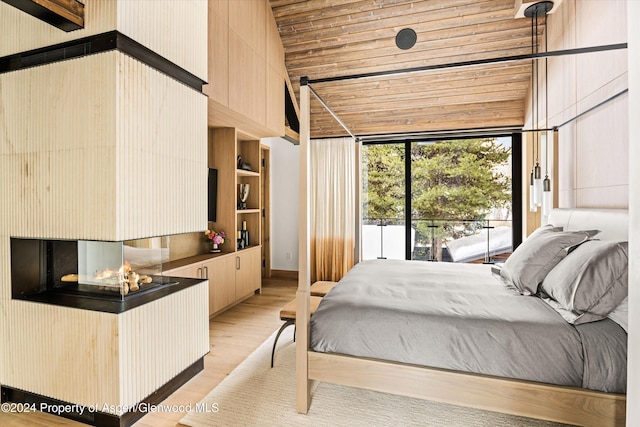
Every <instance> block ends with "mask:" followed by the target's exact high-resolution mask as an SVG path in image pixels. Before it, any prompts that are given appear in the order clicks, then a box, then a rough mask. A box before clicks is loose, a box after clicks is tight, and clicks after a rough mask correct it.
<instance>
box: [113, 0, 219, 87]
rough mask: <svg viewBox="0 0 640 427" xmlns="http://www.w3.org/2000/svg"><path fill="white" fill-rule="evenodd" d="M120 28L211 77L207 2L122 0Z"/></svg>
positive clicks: (158, 50)
mask: <svg viewBox="0 0 640 427" xmlns="http://www.w3.org/2000/svg"><path fill="white" fill-rule="evenodd" d="M117 4H118V24H117V29H118V31H120V32H122V33H124V34H126V35H127V36H129V37H131V38H132V39H134V40H136V41H138V42H139V43H142V44H143V45H145V46H146V47H148V48H149V49H151V50H153V51H155V52H156V53H159V54H160V55H162V56H164V57H165V58H167V59H168V60H170V61H172V62H174V63H176V64H178V65H179V66H181V67H182V68H184V69H186V70H187V71H189V72H191V73H193V74H195V75H196V76H198V77H200V78H201V79H203V80H206V79H207V38H206V34H207V16H208V15H207V10H208V5H207V2H206V1H202V0H180V1H160V2H158V1H149V0H147V1H131V0H118V1H117Z"/></svg>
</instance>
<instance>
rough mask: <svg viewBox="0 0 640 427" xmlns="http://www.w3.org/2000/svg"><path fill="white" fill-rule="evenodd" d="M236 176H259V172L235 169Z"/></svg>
mask: <svg viewBox="0 0 640 427" xmlns="http://www.w3.org/2000/svg"><path fill="white" fill-rule="evenodd" d="M236 174H237V175H238V176H260V173H259V172H254V171H248V170H245V169H236Z"/></svg>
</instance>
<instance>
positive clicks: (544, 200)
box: [524, 1, 553, 215]
mask: <svg viewBox="0 0 640 427" xmlns="http://www.w3.org/2000/svg"><path fill="white" fill-rule="evenodd" d="M551 9H553V2H552V1H540V2H538V3H534V4H532V5H531V6H529V7H527V9H526V10H525V11H524V16H525V17H527V18H530V19H531V125H532V128H533V130H534V131H533V142H532V144H531V149H532V152H531V155H532V158H535V166H533V168H532V169H531V175H530V180H529V210H530V211H531V212H536V211H537V210H538V207H539V206H542V211H543V215H548V213H549V209H550V202H551V181H550V179H549V171H548V159H547V162H546V164H547V172H546V177H545V179H544V180H543V179H542V168H541V167H540V146H541V145H545V147H546V148H547V149H546V150H545V156H548V151H549V150H548V141H547V128H548V127H549V123H548V122H549V109H548V104H549V101H548V98H549V96H548V91H547V89H548V86H549V83H548V69H547V57H546V56H545V58H544V65H545V73H544V78H545V91H547V95H546V96H545V104H546V107H545V129H544V131H542V132H540V131H539V130H538V128H539V121H540V120H539V114H538V103H539V99H540V94H539V91H538V80H539V77H540V69H539V61H538V60H537V59H535V58H534V55H535V54H537V53H538V52H539V49H540V41H539V40H538V18H539V17H543V18H544V35H545V43H544V49H545V51H546V50H547V48H548V46H547V35H548V31H547V14H548V13H549V11H551ZM541 140H542V144H541ZM545 193H547V194H545ZM543 205H544V206H543Z"/></svg>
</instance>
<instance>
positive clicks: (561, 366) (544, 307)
mask: <svg viewBox="0 0 640 427" xmlns="http://www.w3.org/2000/svg"><path fill="white" fill-rule="evenodd" d="M626 347H627V334H626V333H625V332H624V330H623V329H622V328H621V327H619V326H618V325H617V324H616V323H614V322H613V321H611V320H609V319H605V320H602V321H598V322H593V323H587V324H584V325H578V326H573V325H570V324H569V323H567V322H566V321H565V320H564V319H563V318H562V317H561V316H560V315H559V314H558V313H557V312H556V311H554V310H553V309H552V308H551V307H550V306H549V305H548V304H546V303H545V302H543V301H542V300H540V299H539V298H537V297H532V296H521V295H520V294H518V293H516V292H514V291H511V290H509V289H508V288H507V287H505V286H504V285H503V284H502V283H501V282H500V281H499V280H498V279H497V278H496V277H494V275H493V274H492V273H491V269H490V266H487V265H477V264H450V263H426V262H417V261H394V260H374V261H364V262H362V263H360V264H358V265H356V266H355V267H354V268H353V269H352V270H351V271H350V272H349V273H348V274H347V275H346V276H345V277H344V278H343V279H342V280H341V281H340V283H338V285H337V286H336V287H334V288H333V290H332V291H331V292H330V293H329V294H328V295H327V296H325V297H324V299H323V300H322V302H321V303H320V306H319V307H318V310H317V311H316V313H315V314H314V315H313V317H312V318H311V348H312V349H313V350H314V351H318V352H330V353H341V354H347V355H353V356H362V357H370V358H375V359H382V360H390V361H397V362H403V363H410V364H416V365H423V366H430V367H437V368H445V369H452V370H456V371H466V372H474V373H480V374H487V375H496V376H501V377H507V378H517V379H523V380H531V381H538V382H543V383H551V384H558V385H566V386H576V387H583V388H589V389H594V390H600V391H606V392H616V393H624V392H626V376H627V375H626V353H627V351H626Z"/></svg>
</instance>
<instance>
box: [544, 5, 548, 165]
mask: <svg viewBox="0 0 640 427" xmlns="http://www.w3.org/2000/svg"><path fill="white" fill-rule="evenodd" d="M548 32H549V26H548V25H547V14H546V13H545V15H544V50H545V52H547V51H548V50H549V45H548V43H549V37H548ZM544 92H545V94H544V103H545V106H544V120H545V124H544V127H545V128H546V129H549V63H548V58H547V57H546V56H545V57H544ZM545 132H547V137H546V138H545V139H544V143H545V152H544V169H545V171H544V174H545V175H546V177H548V176H549V134H548V131H545Z"/></svg>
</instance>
